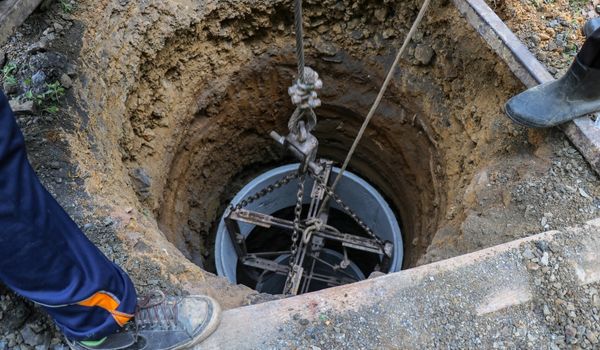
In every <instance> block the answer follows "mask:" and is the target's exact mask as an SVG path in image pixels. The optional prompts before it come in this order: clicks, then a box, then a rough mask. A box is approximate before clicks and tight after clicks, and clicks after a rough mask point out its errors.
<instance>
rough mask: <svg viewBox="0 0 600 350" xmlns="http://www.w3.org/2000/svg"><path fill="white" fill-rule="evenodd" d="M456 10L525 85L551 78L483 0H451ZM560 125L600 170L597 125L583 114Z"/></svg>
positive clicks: (532, 84)
mask: <svg viewBox="0 0 600 350" xmlns="http://www.w3.org/2000/svg"><path fill="white" fill-rule="evenodd" d="M452 1H453V2H454V5H455V6H456V8H457V9H458V11H459V12H460V14H461V15H462V16H463V17H464V18H465V19H466V20H467V22H468V23H469V24H470V25H471V26H473V28H474V29H475V30H476V31H477V33H479V35H481V37H482V38H483V39H484V40H485V41H486V42H487V44H488V45H489V46H490V47H491V48H492V50H493V51H494V52H496V54H498V56H499V57H500V58H501V59H502V60H503V61H504V62H505V63H506V64H507V65H508V67H509V69H510V70H511V71H512V72H513V74H514V75H515V76H516V77H517V78H519V79H520V80H521V82H523V84H525V86H527V87H532V86H536V85H538V84H541V83H545V82H548V81H552V80H554V78H553V77H552V75H551V74H550V73H549V72H548V70H547V69H546V67H544V65H543V64H541V63H540V62H539V61H538V60H537V58H535V56H534V55H533V54H532V53H531V52H530V51H529V49H527V47H526V46H525V45H524V44H523V43H522V42H521V41H520V40H519V38H517V36H516V35H515V34H514V33H513V32H512V31H511V30H510V29H509V28H508V27H507V26H506V24H504V22H503V21H502V20H501V19H500V18H499V17H498V15H496V13H495V12H494V11H493V10H492V9H491V8H490V7H489V6H488V5H487V4H486V3H485V2H484V1H483V0H452ZM560 129H561V130H562V131H563V132H564V133H565V135H566V136H567V137H568V138H569V140H571V142H572V143H573V145H574V146H575V147H576V148H577V149H578V150H579V152H581V154H582V155H583V156H584V158H585V159H586V160H587V161H588V163H589V164H590V165H591V167H592V168H593V169H594V171H596V173H598V174H600V129H598V128H596V127H595V126H593V122H592V120H591V119H590V117H588V116H585V117H582V118H578V119H575V120H573V121H572V122H568V123H565V124H563V125H561V126H560Z"/></svg>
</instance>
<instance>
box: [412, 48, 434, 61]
mask: <svg viewBox="0 0 600 350" xmlns="http://www.w3.org/2000/svg"><path fill="white" fill-rule="evenodd" d="M434 54H435V52H434V51H433V49H432V48H431V47H429V46H427V45H422V44H419V45H417V47H415V59H416V60H417V61H419V63H421V64H422V65H425V66H426V65H428V64H430V63H431V61H432V60H433V56H434Z"/></svg>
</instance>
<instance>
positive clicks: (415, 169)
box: [82, 1, 545, 280]
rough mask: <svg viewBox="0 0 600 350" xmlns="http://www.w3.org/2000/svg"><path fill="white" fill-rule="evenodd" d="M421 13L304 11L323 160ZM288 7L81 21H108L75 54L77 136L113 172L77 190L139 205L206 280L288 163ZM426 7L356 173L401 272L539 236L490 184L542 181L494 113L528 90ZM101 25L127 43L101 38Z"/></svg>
mask: <svg viewBox="0 0 600 350" xmlns="http://www.w3.org/2000/svg"><path fill="white" fill-rule="evenodd" d="M419 5H420V3H417V2H408V1H375V2H372V1H359V2H352V3H350V2H344V1H340V2H334V1H324V2H318V3H317V2H314V3H313V2H310V1H309V2H307V4H306V8H305V16H306V20H305V22H306V52H307V64H308V65H309V66H311V67H312V68H314V69H315V70H316V71H317V72H319V74H320V76H321V78H322V80H323V82H324V88H323V89H322V91H320V93H319V96H320V98H321V100H322V101H323V105H322V106H321V107H320V108H318V109H317V110H316V112H317V115H318V118H319V123H318V126H317V128H316V129H315V130H314V132H315V134H316V136H317V137H318V139H319V141H320V147H319V156H320V157H322V158H326V159H331V160H333V161H334V162H336V164H338V165H339V162H340V161H341V160H343V158H344V156H345V154H346V152H347V151H348V149H349V148H350V144H351V143H352V140H353V139H354V137H355V136H356V133H357V131H358V129H359V127H360V125H361V123H362V121H363V118H364V116H365V115H366V114H367V111H368V109H369V108H370V106H371V103H372V102H373V101H374V99H375V96H376V94H377V91H378V89H379V88H380V86H381V83H382V81H383V79H384V76H385V74H386V72H387V68H388V67H389V66H390V65H391V62H392V59H393V57H394V54H395V52H396V50H397V48H399V47H400V44H401V41H402V39H403V38H404V36H405V35H406V33H407V31H408V27H409V25H410V23H411V21H412V19H413V18H414V17H415V16H416V13H417V11H418V8H419ZM290 6H291V5H290V4H289V3H288V2H285V1H274V2H272V3H269V4H268V5H267V4H262V3H257V2H256V3H255V2H245V1H242V2H239V3H236V4H230V3H225V2H215V3H210V6H206V7H203V5H202V6H201V5H199V4H196V3H191V2H190V3H188V2H179V1H177V2H173V3H170V2H152V3H151V5H144V4H139V5H134V4H131V5H128V11H127V12H123V10H122V9H121V8H119V7H118V6H117V5H114V4H105V5H104V6H103V7H100V8H99V9H98V10H97V9H89V10H88V11H89V17H90V18H94V16H96V17H98V14H99V13H100V14H106V13H110V14H111V15H110V21H108V22H107V23H106V24H105V23H103V22H102V21H97V22H93V23H92V22H90V23H88V26H90V27H94V28H95V31H89V33H95V35H96V36H95V37H93V38H92V37H90V38H88V39H89V40H92V39H93V40H94V41H95V43H96V44H95V45H94V46H85V47H84V49H83V52H82V55H84V56H85V57H92V59H89V60H88V62H89V63H88V65H89V66H90V67H94V70H92V71H89V72H88V74H87V75H86V80H85V81H84V85H85V87H86V88H87V90H85V91H86V92H85V95H84V96H82V100H84V101H93V102H89V103H88V104H87V105H86V108H87V109H86V110H87V111H88V113H89V114H90V116H91V117H90V118H89V127H88V136H89V137H90V139H92V140H93V142H92V144H93V149H94V152H95V155H96V158H97V159H98V160H99V163H100V164H102V165H101V166H102V169H111V170H112V171H113V172H117V173H120V174H123V176H122V177H119V176H116V177H113V178H114V179H116V180H114V181H104V182H103V181H102V180H100V179H101V178H102V177H101V176H100V177H98V179H96V180H95V181H96V182H94V183H92V182H91V181H88V184H90V183H92V184H93V185H94V186H95V187H94V186H92V187H91V190H94V191H96V192H99V190H98V188H100V187H101V191H102V193H104V194H105V195H106V197H109V198H113V199H114V200H113V201H114V202H125V203H133V204H134V205H135V207H137V208H139V209H140V212H142V213H143V214H144V217H143V220H141V221H144V223H143V225H147V227H152V225H156V224H157V226H158V229H159V230H160V234H161V235H162V236H163V237H164V238H166V239H167V240H168V241H169V242H171V243H173V245H174V246H175V247H177V249H178V250H179V251H181V252H182V253H183V255H184V256H185V257H186V258H187V259H188V260H190V261H192V262H194V263H195V264H196V265H198V266H201V267H203V269H204V270H206V271H210V272H215V271H216V268H215V263H214V244H215V234H216V230H217V225H218V222H219V219H220V217H221V215H222V214H223V212H224V210H225V208H226V206H227V204H228V203H229V201H230V200H231V199H232V198H233V196H234V195H235V194H236V193H237V192H238V191H239V190H240V189H241V188H242V187H243V186H244V185H245V184H246V183H248V182H249V181H250V180H251V179H253V178H254V177H256V176H257V175H259V174H261V173H263V172H264V171H267V170H269V169H272V168H275V167H277V166H280V165H284V164H289V163H290V162H293V161H295V160H294V159H292V158H290V156H289V155H288V154H287V153H286V152H284V151H283V150H282V149H281V148H280V146H279V145H278V144H276V143H275V142H273V140H272V139H271V138H270V137H269V136H268V135H269V132H270V131H271V130H275V131H278V132H279V133H285V132H286V130H287V127H286V124H287V120H288V119H289V117H290V115H291V113H292V111H293V106H292V104H291V102H290V100H289V97H288V95H287V88H288V86H289V85H290V84H291V83H292V81H293V80H294V78H295V76H294V75H295V71H296V68H295V65H296V62H295V55H294V50H293V32H292V30H291V29H292V27H293V25H292V15H291V11H290V8H291V7H290ZM433 7H434V8H435V9H436V10H435V11H433V12H432V13H431V14H430V15H428V16H427V17H426V18H425V21H424V23H423V25H422V27H421V28H422V29H420V30H419V31H418V32H417V34H416V37H415V39H414V41H413V42H412V43H411V45H410V47H409V50H408V52H407V54H406V55H405V57H403V59H402V60H401V62H400V66H399V69H398V70H397V72H396V74H395V77H394V79H393V82H392V84H391V86H390V88H389V90H388V92H387V94H386V95H385V98H384V100H383V101H382V104H381V106H380V107H379V109H378V111H377V114H376V116H375V117H374V119H373V120H372V122H371V124H370V126H369V128H368V129H367V133H366V135H365V137H364V138H363V141H362V142H361V144H360V146H359V147H358V149H357V152H356V155H355V157H354V159H353V161H352V162H351V164H350V170H351V171H352V172H354V173H356V174H357V175H359V176H360V177H362V178H363V179H365V180H366V181H367V182H368V183H369V184H371V185H372V186H373V187H375V188H376V189H377V191H378V192H379V193H381V194H382V195H383V196H384V197H385V200H386V201H387V203H388V204H389V206H390V207H391V209H392V210H393V212H394V214H395V215H396V217H397V218H398V221H399V222H400V224H401V231H402V239H403V242H404V251H403V253H404V259H403V266H402V267H403V268H409V267H413V266H417V265H420V264H424V263H427V262H430V261H434V260H439V259H442V258H447V257H451V256H456V255H459V254H463V253H466V252H469V251H473V250H477V249H480V248H483V247H485V246H490V245H494V244H498V243H501V242H505V241H508V240H511V239H514V238H515V237H518V236H522V235H523V232H527V231H528V230H531V228H532V227H536V228H537V226H538V225H539V219H537V218H535V219H531V218H529V217H524V216H522V212H523V210H522V209H521V208H520V207H519V205H520V204H519V203H513V202H512V200H511V192H510V191H512V187H511V186H513V185H510V184H509V185H510V186H509V185H507V186H504V187H502V186H497V187H491V185H489V184H490V181H492V180H493V181H495V180H496V179H503V178H504V177H506V175H504V173H503V171H504V169H506V168H507V166H508V167H512V168H513V169H515V172H517V173H518V174H527V172H529V171H533V170H532V169H534V170H535V169H542V168H543V167H544V166H545V165H544V164H541V163H543V162H541V161H538V159H539V154H541V153H539V152H538V150H539V149H542V148H543V145H544V143H543V142H544V137H545V136H544V135H543V134H539V133H538V134H536V133H529V134H528V133H527V131H525V130H524V129H522V128H519V127H516V126H514V125H513V124H511V123H510V121H509V120H508V119H507V118H506V117H505V116H504V115H503V112H502V105H503V103H504V102H505V101H506V100H507V99H508V98H509V97H510V96H512V95H513V94H514V93H516V92H517V91H519V90H520V89H522V85H521V83H520V82H518V81H517V79H516V78H515V77H514V76H513V75H512V74H511V73H510V71H509V69H508V68H507V67H506V65H505V64H504V63H502V62H500V61H499V60H498V58H497V57H496V56H495V54H494V53H493V52H491V51H490V50H489V48H488V47H487V46H486V44H485V42H484V41H483V40H482V39H481V38H480V37H479V35H478V34H477V33H476V32H475V31H474V30H473V29H472V28H471V27H469V26H468V24H467V23H466V22H465V21H464V20H463V19H462V18H460V16H459V14H458V12H457V11H456V9H455V8H454V7H453V5H452V4H450V3H447V2H444V1H441V2H439V3H436V4H434V6H433ZM324 9H327V10H324ZM98 11H100V12H98ZM100 17H101V16H100ZM148 18H149V19H151V20H146V19H148ZM90 21H91V20H90ZM109 27H110V28H112V27H122V28H124V29H123V30H122V31H119V32H116V33H115V34H114V35H112V34H109V33H111V30H109ZM127 38H132V39H131V40H130V39H127ZM102 43H104V44H102ZM120 44H122V45H120ZM124 62H127V63H126V64H125V63H124ZM97 72H103V73H102V74H97ZM106 87H109V89H108V93H107V90H106ZM115 145H118V147H115ZM536 152H538V153H536ZM540 164H541V165H540ZM88 166H89V167H90V168H91V167H92V165H88ZM511 176H512V175H511ZM519 176H520V175H517V177H515V179H516V180H515V181H518V179H519ZM121 179H123V180H121ZM490 179H491V180H490ZM97 183H101V184H102V186H99V185H96V184H97ZM515 183H516V182H515ZM134 193H135V194H134ZM117 198H118V200H117ZM132 198H135V201H133V200H132ZM507 223H508V224H507ZM140 225H142V223H140ZM152 237H154V236H152ZM154 239H158V238H154ZM162 239H163V238H160V239H158V241H160V240H162ZM157 244H159V246H160V245H161V244H162V243H160V242H159V243H157ZM157 259H158V260H161V259H162V260H164V259H166V258H164V257H159V258H157ZM169 259H170V258H169ZM173 259H174V260H173V261H174V262H173V264H177V263H176V262H177V261H178V259H179V257H175V258H173ZM169 261H170V260H169ZM163 263H164V264H167V263H165V262H162V261H161V264H163ZM169 264H171V262H169ZM169 266H171V265H169ZM177 278H178V277H177ZM191 279H192V280H193V279H194V277H192V278H191Z"/></svg>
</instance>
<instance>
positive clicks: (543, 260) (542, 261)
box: [540, 252, 550, 266]
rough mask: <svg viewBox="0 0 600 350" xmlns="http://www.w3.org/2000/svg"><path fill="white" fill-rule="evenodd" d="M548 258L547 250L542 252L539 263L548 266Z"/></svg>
mask: <svg viewBox="0 0 600 350" xmlns="http://www.w3.org/2000/svg"><path fill="white" fill-rule="evenodd" d="M549 260H550V255H548V252H544V254H542V257H541V258H540V264H541V265H544V266H548V263H549Z"/></svg>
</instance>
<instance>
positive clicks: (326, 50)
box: [314, 40, 338, 56]
mask: <svg viewBox="0 0 600 350" xmlns="http://www.w3.org/2000/svg"><path fill="white" fill-rule="evenodd" d="M314 46H315V49H316V50H317V52H318V53H320V54H322V55H325V56H335V55H336V54H337V52H338V50H337V49H336V47H335V46H334V45H333V44H332V43H330V42H327V41H323V40H319V41H317V42H315V44H314Z"/></svg>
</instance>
